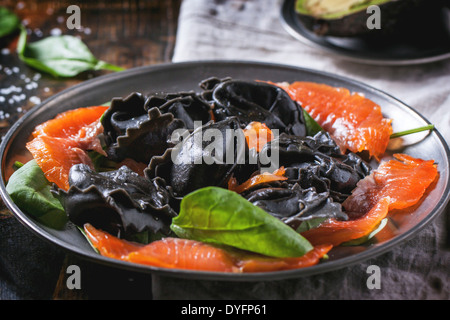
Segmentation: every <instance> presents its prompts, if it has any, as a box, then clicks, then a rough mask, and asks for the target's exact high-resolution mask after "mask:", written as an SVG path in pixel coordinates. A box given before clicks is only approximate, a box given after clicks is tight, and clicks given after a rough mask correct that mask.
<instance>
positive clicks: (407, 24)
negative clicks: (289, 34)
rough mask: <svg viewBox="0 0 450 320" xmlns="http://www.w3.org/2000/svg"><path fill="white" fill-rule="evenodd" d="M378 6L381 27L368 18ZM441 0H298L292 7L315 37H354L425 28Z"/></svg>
mask: <svg viewBox="0 0 450 320" xmlns="http://www.w3.org/2000/svg"><path fill="white" fill-rule="evenodd" d="M372 5H376V6H378V8H379V9H380V27H381V28H380V29H377V28H373V29H370V28H368V26H367V21H368V19H369V18H370V17H371V16H372V15H373V11H369V12H367V8H368V7H369V6H372ZM443 5H444V1H442V0H297V1H296V4H295V10H296V12H297V15H298V18H299V19H300V21H301V22H302V23H303V25H304V26H305V27H306V28H307V29H308V30H310V31H312V32H314V33H315V34H316V35H318V36H335V37H354V36H369V35H370V36H372V35H378V36H380V35H382V36H385V35H400V34H402V33H404V32H407V31H408V30H409V31H412V30H417V29H418V25H419V26H420V27H421V28H424V27H427V25H429V24H434V23H435V22H433V21H434V20H435V18H436V16H438V15H439V14H440V10H441V8H442V7H443Z"/></svg>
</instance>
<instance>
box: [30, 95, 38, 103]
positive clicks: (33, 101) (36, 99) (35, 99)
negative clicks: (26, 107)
mask: <svg viewBox="0 0 450 320" xmlns="http://www.w3.org/2000/svg"><path fill="white" fill-rule="evenodd" d="M29 100H30V102H31V103H34V104H39V103H41V99H40V98H39V97H36V96H32V97H30V99H29Z"/></svg>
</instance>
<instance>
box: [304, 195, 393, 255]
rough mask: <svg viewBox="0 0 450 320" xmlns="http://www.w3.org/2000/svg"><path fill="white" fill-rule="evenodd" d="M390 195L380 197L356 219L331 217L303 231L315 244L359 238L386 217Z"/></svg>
mask: <svg viewBox="0 0 450 320" xmlns="http://www.w3.org/2000/svg"><path fill="white" fill-rule="evenodd" d="M389 203H390V199H389V197H385V198H382V199H380V200H379V201H378V202H377V203H376V204H375V205H374V206H373V208H372V209H371V210H370V211H369V212H367V213H366V214H365V215H363V216H362V217H360V218H358V219H355V220H347V221H338V220H336V219H333V218H330V219H328V220H327V221H325V222H323V223H322V224H321V225H320V226H319V227H317V228H314V229H310V230H307V231H304V232H302V233H301V235H302V236H304V237H305V238H306V239H308V241H309V242H310V243H311V244H312V245H314V246H317V245H321V244H332V245H333V246H338V245H340V244H341V243H343V242H347V241H350V240H354V239H358V238H361V237H364V236H366V235H368V234H369V233H370V232H372V231H373V230H374V229H375V228H376V227H377V226H378V225H379V224H380V222H381V220H383V219H384V218H386V216H387V214H388V211H389Z"/></svg>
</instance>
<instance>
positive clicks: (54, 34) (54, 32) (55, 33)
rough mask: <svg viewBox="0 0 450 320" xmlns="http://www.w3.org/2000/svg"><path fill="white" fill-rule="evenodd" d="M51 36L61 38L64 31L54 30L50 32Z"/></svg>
mask: <svg viewBox="0 0 450 320" xmlns="http://www.w3.org/2000/svg"><path fill="white" fill-rule="evenodd" d="M50 34H51V35H52V36H60V35H61V34H62V31H61V29H59V28H53V29H52V30H50Z"/></svg>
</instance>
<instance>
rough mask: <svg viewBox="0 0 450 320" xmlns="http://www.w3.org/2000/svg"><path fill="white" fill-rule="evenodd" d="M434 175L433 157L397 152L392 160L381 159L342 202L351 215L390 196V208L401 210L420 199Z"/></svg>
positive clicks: (436, 172)
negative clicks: (412, 155) (419, 156)
mask: <svg viewBox="0 0 450 320" xmlns="http://www.w3.org/2000/svg"><path fill="white" fill-rule="evenodd" d="M437 176H438V169H437V165H436V164H435V162H434V161H433V160H423V159H418V158H414V157H411V156H409V155H406V154H400V153H397V154H394V159H392V160H389V161H384V162H382V163H381V164H380V165H379V167H378V168H377V169H376V170H374V171H373V172H372V173H371V175H369V176H367V177H366V178H364V179H363V180H360V181H359V182H358V184H357V186H356V188H355V189H354V190H353V191H352V194H351V195H350V196H349V197H348V198H347V199H346V200H345V201H344V203H343V204H342V205H343V207H344V208H345V210H346V211H348V212H352V213H353V214H354V213H363V212H365V211H366V212H367V210H368V208H370V207H371V206H373V205H374V204H375V203H377V202H378V201H379V199H381V198H384V197H386V196H389V197H390V198H391V201H390V205H389V210H393V209H404V208H407V207H410V206H413V205H415V204H416V203H417V202H419V200H420V199H421V198H422V196H423V195H424V193H425V191H426V190H427V188H428V187H429V186H430V185H431V183H432V182H433V181H434V180H435V179H436V177H437Z"/></svg>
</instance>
